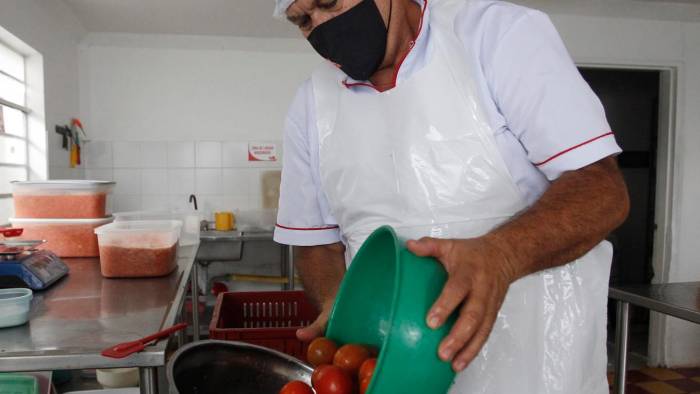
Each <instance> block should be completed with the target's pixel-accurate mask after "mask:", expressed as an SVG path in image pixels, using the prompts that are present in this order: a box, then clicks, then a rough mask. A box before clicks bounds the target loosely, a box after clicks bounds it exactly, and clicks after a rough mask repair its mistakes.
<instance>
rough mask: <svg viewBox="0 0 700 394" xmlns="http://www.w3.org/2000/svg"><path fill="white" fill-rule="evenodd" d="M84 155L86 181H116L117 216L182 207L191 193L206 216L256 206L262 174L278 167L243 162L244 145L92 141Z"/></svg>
mask: <svg viewBox="0 0 700 394" xmlns="http://www.w3.org/2000/svg"><path fill="white" fill-rule="evenodd" d="M276 143H277V144H278V149H279V150H280V154H281V145H282V142H281V141H276ZM85 153H86V155H85V158H86V160H85V168H86V169H85V176H86V178H88V179H98V180H114V181H116V182H117V186H116V188H115V192H114V196H113V207H114V210H115V211H117V212H119V211H135V210H164V209H177V208H180V209H184V208H188V207H191V204H190V203H189V202H188V197H189V195H190V194H196V195H197V200H198V203H199V209H200V210H201V211H202V212H203V213H204V214H205V215H209V214H211V212H213V211H218V210H240V209H250V208H258V207H260V206H261V195H262V194H261V192H262V191H261V179H262V175H263V173H264V172H266V171H270V170H273V169H279V168H281V165H282V164H281V158H280V161H278V162H272V163H268V162H248V142H247V141H143V142H138V141H116V142H109V141H92V142H90V143H89V145H88V146H87V147H86V152H85ZM65 175H66V176H68V175H69V174H65Z"/></svg>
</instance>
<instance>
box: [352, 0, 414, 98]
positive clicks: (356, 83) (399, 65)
mask: <svg viewBox="0 0 700 394" xmlns="http://www.w3.org/2000/svg"><path fill="white" fill-rule="evenodd" d="M427 8H428V0H425V2H424V3H423V10H422V11H421V14H420V23H419V24H418V33H416V36H415V37H413V40H412V41H411V42H410V43H409V44H408V45H409V48H408V51H406V53H405V54H404V55H403V57H402V58H401V61H399V64H398V65H397V66H396V68H395V69H394V79H393V81H392V82H391V87H389V89H392V88H394V87H396V81H397V80H398V78H399V71H400V70H401V66H402V65H403V62H404V61H405V60H406V58H407V57H408V54H409V53H411V51H413V48H415V46H416V41H418V37H420V33H421V32H422V31H423V17H425V10H426V9H427ZM343 85H344V86H345V87H346V88H348V89H349V88H351V87H354V86H366V87H368V88H372V89H374V90H376V91H377V92H380V93H381V92H382V91H381V90H379V89H377V87H376V86H374V84H372V83H368V82H351V83H348V79H347V78H345V80H344V81H343ZM389 89H387V90H389Z"/></svg>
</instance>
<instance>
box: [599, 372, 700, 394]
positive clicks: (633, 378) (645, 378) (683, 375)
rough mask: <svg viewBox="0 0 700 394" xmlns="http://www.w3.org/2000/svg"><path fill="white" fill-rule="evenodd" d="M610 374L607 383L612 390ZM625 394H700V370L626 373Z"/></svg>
mask: <svg viewBox="0 0 700 394" xmlns="http://www.w3.org/2000/svg"><path fill="white" fill-rule="evenodd" d="M612 376H613V375H612V374H608V381H609V382H610V384H611V390H612ZM625 392H626V393H627V394H700V368H678V369H664V368H642V369H638V370H632V371H628V372H627V387H626V391H625Z"/></svg>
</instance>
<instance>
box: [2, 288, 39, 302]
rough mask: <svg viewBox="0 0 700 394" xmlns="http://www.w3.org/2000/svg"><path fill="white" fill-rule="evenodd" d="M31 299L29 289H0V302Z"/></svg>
mask: <svg viewBox="0 0 700 394" xmlns="http://www.w3.org/2000/svg"><path fill="white" fill-rule="evenodd" d="M28 299H29V300H30V299H32V291H31V290H30V289H24V288H16V289H0V304H2V303H8V302H12V303H14V302H16V301H24V300H28Z"/></svg>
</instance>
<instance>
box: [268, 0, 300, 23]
mask: <svg viewBox="0 0 700 394" xmlns="http://www.w3.org/2000/svg"><path fill="white" fill-rule="evenodd" d="M295 1H296V0H275V13H274V14H273V16H274V17H275V18H280V19H283V18H284V17H285V16H286V15H287V14H286V13H287V8H289V6H290V5H292V3H294V2H295Z"/></svg>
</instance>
